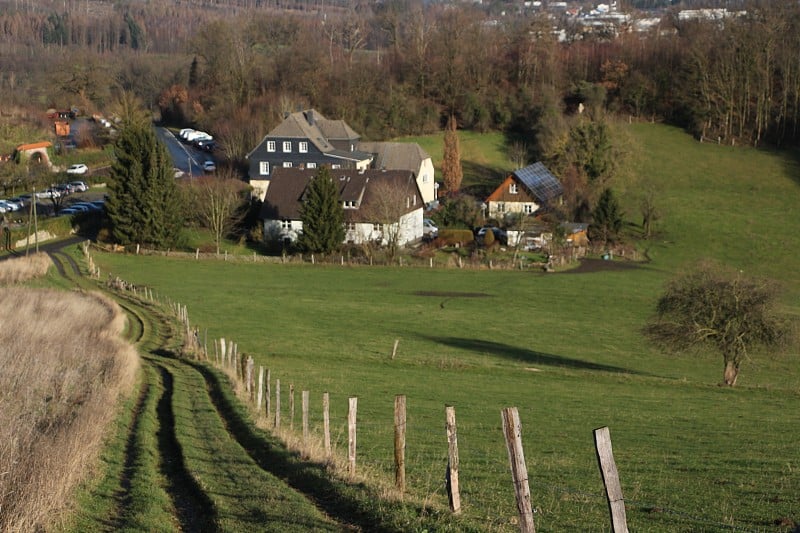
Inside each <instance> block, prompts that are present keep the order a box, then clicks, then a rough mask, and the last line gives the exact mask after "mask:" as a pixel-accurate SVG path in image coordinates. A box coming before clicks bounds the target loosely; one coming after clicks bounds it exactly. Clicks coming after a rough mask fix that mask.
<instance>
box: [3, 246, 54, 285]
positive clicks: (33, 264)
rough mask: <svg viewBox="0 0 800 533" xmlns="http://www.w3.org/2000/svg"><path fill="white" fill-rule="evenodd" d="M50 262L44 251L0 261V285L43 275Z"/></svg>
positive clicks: (20, 281)
mask: <svg viewBox="0 0 800 533" xmlns="http://www.w3.org/2000/svg"><path fill="white" fill-rule="evenodd" d="M52 264H53V263H52V262H51V261H50V258H49V257H48V256H47V254H44V253H39V254H33V255H30V256H28V257H19V258H17V259H8V260H6V261H0V285H13V284H14V283H22V282H23V281H28V280H29V279H34V278H38V277H41V276H44V275H45V274H47V269H48V268H50V266H51V265H52Z"/></svg>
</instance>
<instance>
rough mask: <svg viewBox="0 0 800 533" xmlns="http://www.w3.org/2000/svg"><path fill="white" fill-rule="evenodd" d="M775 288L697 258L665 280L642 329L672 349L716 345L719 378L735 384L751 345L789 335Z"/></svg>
mask: <svg viewBox="0 0 800 533" xmlns="http://www.w3.org/2000/svg"><path fill="white" fill-rule="evenodd" d="M778 294H779V293H778V290H777V286H776V285H775V284H774V283H772V282H769V281H766V280H760V279H755V278H750V277H748V276H745V275H743V274H742V273H741V272H734V271H731V270H727V269H723V268H721V267H720V266H718V265H715V264H711V263H704V264H700V265H699V266H698V267H696V268H694V269H692V270H691V271H689V272H687V273H686V274H683V275H681V276H679V277H677V278H675V279H674V280H672V281H671V282H670V283H669V284H668V285H667V289H666V291H665V293H664V295H663V296H662V297H661V298H660V299H659V300H658V306H657V316H656V318H654V319H653V320H652V321H651V322H650V324H648V325H647V326H646V328H645V333H646V334H647V335H648V336H649V337H650V338H651V339H653V340H654V341H656V342H658V343H659V344H661V345H662V346H665V347H667V348H669V349H672V350H686V349H691V348H699V347H702V346H710V347H711V348H713V349H715V350H716V351H718V352H719V353H721V354H722V359H723V362H724V364H725V369H724V373H723V384H724V385H727V386H729V387H733V386H734V385H736V378H737V377H738V375H739V367H740V365H741V363H742V361H744V359H745V358H747V356H748V354H749V352H750V351H751V350H753V349H755V348H757V347H759V346H770V347H776V346H780V345H781V344H784V343H786V342H787V341H789V340H790V339H791V337H792V335H791V333H792V327H791V323H790V322H789V321H788V318H786V317H783V316H781V315H779V314H778V312H777V310H776V304H777V296H778Z"/></svg>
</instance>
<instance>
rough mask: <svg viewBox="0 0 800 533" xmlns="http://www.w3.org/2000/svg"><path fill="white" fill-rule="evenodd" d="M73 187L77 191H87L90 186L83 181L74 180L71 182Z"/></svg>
mask: <svg viewBox="0 0 800 533" xmlns="http://www.w3.org/2000/svg"><path fill="white" fill-rule="evenodd" d="M69 185H70V186H71V187H72V190H73V191H75V192H86V191H88V190H89V186H88V185H86V183H84V182H82V181H73V182H71V183H70V184H69Z"/></svg>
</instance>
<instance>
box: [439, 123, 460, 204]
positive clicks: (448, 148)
mask: <svg viewBox="0 0 800 533" xmlns="http://www.w3.org/2000/svg"><path fill="white" fill-rule="evenodd" d="M442 176H443V179H444V188H445V190H446V191H447V194H449V195H451V196H452V195H454V194H456V193H457V192H458V190H459V189H460V188H461V180H462V179H463V178H464V172H463V171H462V169H461V146H460V145H459V142H458V133H457V132H456V119H455V117H454V116H452V115H451V116H450V120H448V121H447V129H446V130H445V132H444V154H443V160H442Z"/></svg>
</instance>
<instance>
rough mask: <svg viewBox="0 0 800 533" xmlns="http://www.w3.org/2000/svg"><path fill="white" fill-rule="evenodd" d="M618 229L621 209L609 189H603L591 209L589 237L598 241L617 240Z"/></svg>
mask: <svg viewBox="0 0 800 533" xmlns="http://www.w3.org/2000/svg"><path fill="white" fill-rule="evenodd" d="M620 230H622V211H621V210H620V207H619V202H618V201H617V198H616V197H615V196H614V193H613V192H612V190H611V189H605V190H604V191H603V194H601V195H600V199H599V200H598V201H597V207H595V209H594V211H592V223H591V224H590V225H589V238H590V239H591V240H592V241H595V242H598V243H603V244H606V243H613V242H616V241H617V240H618V238H619V232H620Z"/></svg>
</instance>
